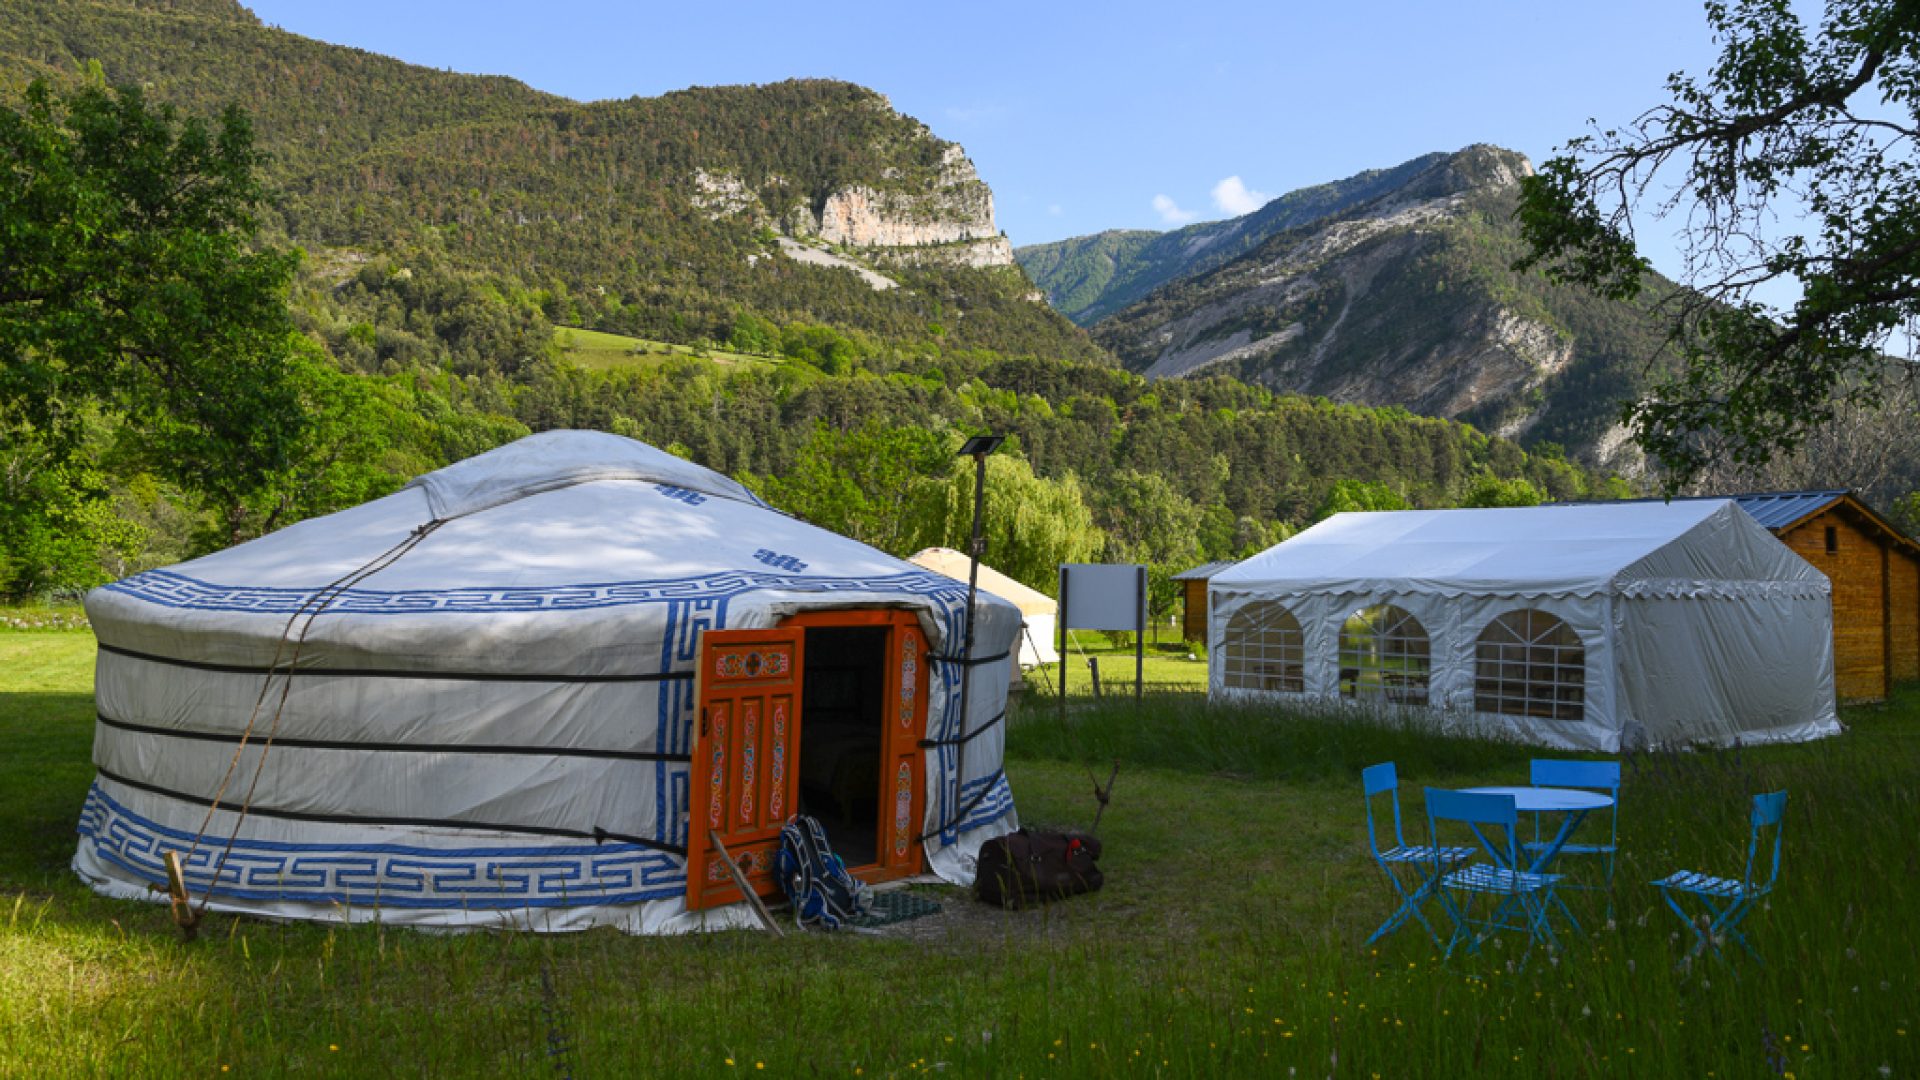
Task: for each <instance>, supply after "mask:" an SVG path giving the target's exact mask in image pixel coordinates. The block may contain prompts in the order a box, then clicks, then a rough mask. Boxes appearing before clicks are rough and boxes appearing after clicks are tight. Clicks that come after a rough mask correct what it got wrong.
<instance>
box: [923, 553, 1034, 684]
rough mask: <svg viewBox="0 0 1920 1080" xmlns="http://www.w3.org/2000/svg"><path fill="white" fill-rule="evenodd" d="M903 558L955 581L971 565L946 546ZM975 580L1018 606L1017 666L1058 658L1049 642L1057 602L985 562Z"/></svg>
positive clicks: (983, 587)
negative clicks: (1018, 658) (1018, 661)
mask: <svg viewBox="0 0 1920 1080" xmlns="http://www.w3.org/2000/svg"><path fill="white" fill-rule="evenodd" d="M907 561H908V562H910V563H912V564H914V565H915V566H924V567H926V568H927V569H928V570H931V571H933V572H934V573H936V574H945V575H946V576H948V577H950V578H953V579H954V580H956V581H965V580H967V575H968V573H969V572H970V570H971V564H970V561H969V560H968V558H967V556H966V553H965V552H960V551H955V550H953V549H952V548H947V547H930V548H921V549H920V550H919V551H916V552H914V553H913V554H912V555H911V556H908V558H907ZM975 583H976V584H977V585H978V586H979V588H980V590H981V591H982V592H990V593H992V594H993V595H995V596H997V597H999V598H1000V599H1002V600H1005V601H1007V602H1008V603H1010V604H1012V605H1013V606H1014V607H1017V608H1019V609H1020V618H1021V620H1022V621H1024V622H1025V623H1026V627H1025V629H1024V630H1023V631H1022V633H1021V635H1020V653H1019V655H1020V666H1021V667H1023V668H1030V667H1034V666H1036V665H1039V664H1052V663H1055V662H1057V661H1058V660H1059V659H1060V650H1059V649H1057V648H1055V647H1054V644H1053V640H1054V621H1053V620H1054V616H1055V615H1056V614H1058V612H1059V610H1060V605H1059V604H1058V603H1056V602H1055V601H1054V599H1053V597H1051V596H1048V595H1047V594H1046V593H1043V592H1041V591H1040V590H1039V589H1035V588H1032V587H1031V586H1028V585H1023V584H1021V583H1020V582H1018V581H1015V580H1014V579H1013V578H1010V577H1008V576H1007V575H1005V574H1003V573H1001V572H1000V571H998V570H995V569H994V568H993V567H991V566H988V565H987V564H986V563H981V564H980V571H979V576H978V577H977V578H976V579H975Z"/></svg>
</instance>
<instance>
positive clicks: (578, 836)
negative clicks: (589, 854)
mask: <svg viewBox="0 0 1920 1080" xmlns="http://www.w3.org/2000/svg"><path fill="white" fill-rule="evenodd" d="M95 769H96V770H97V771H98V772H99V773H100V775H101V776H104V777H106V778H107V779H109V780H111V781H113V782H114V783H116V784H124V785H126V786H127V787H130V788H137V789H139V790H141V791H145V792H150V793H152V794H154V795H160V796H164V797H166V798H169V799H178V800H179V801H181V802H189V803H194V804H196V805H199V806H206V807H213V806H214V805H215V802H214V800H213V799H210V798H207V797H206V796H204V795H194V794H191V793H189V792H185V791H176V790H174V789H172V788H167V787H161V786H160V785H159V784H150V783H147V782H146V781H144V780H133V779H129V778H128V777H125V776H121V775H119V774H118V773H115V772H113V771H112V770H110V769H103V768H100V767H99V766H95ZM247 813H248V814H257V815H259V816H260V817H266V818H278V819H280V820H282V821H309V822H315V823H318V824H322V825H395V826H402V827H406V828H419V829H474V830H478V831H481V832H507V833H526V834H528V835H531V836H563V837H566V838H567V839H570V840H592V841H593V842H594V843H602V842H604V841H607V840H618V841H621V842H624V843H628V844H636V845H638V846H640V847H644V848H650V849H652V850H654V851H659V852H664V853H665V854H668V855H679V856H683V857H684V856H685V855H686V853H687V849H686V847H685V846H683V845H680V844H669V843H665V842H664V841H660V840H649V839H647V838H646V837H644V836H631V835H628V834H626V833H616V832H609V831H607V830H606V829H602V828H600V827H599V826H597V825H596V826H595V827H593V828H592V829H568V828H562V827H560V826H558V825H501V824H497V823H495V822H491V821H463V820H460V819H457V818H420V817H384V816H377V815H371V814H318V813H314V812H312V811H308V810H284V809H281V808H279V807H275V806H261V805H259V804H258V803H252V804H249V805H248V806H247ZM217 876H218V875H217V873H216V878H217ZM208 891H209V893H211V891H212V883H211V882H209V884H208Z"/></svg>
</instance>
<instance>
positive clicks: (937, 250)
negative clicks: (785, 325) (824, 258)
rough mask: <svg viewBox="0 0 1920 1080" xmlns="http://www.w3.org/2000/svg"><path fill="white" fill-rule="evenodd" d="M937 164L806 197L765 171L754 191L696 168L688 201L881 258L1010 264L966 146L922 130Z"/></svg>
mask: <svg viewBox="0 0 1920 1080" xmlns="http://www.w3.org/2000/svg"><path fill="white" fill-rule="evenodd" d="M918 138H920V139H924V140H926V141H927V142H929V143H930V144H932V146H930V147H927V148H924V149H932V148H933V147H937V148H938V150H937V158H936V164H935V165H934V167H932V168H930V169H924V170H916V171H913V172H909V171H907V170H905V169H901V168H897V167H890V168H888V169H886V170H884V171H883V172H882V173H881V175H879V176H878V177H875V178H874V179H873V181H872V182H863V183H849V184H843V185H840V186H837V187H834V188H832V189H830V190H827V191H825V192H824V193H821V194H819V195H817V196H816V197H815V198H813V199H808V198H806V197H804V195H803V194H802V193H800V192H796V191H794V190H793V185H791V184H789V183H788V182H787V181H786V179H785V178H784V177H780V176H777V175H770V176H768V177H766V178H765V179H764V180H763V181H762V182H761V184H760V185H759V190H758V191H757V192H756V191H755V190H754V189H753V187H751V186H750V185H749V183H748V182H747V181H746V180H745V179H744V178H743V177H741V176H739V175H738V174H736V173H734V172H730V171H727V170H723V169H715V170H708V169H704V168H702V169H695V170H694V173H693V184H692V190H691V191H690V193H689V196H688V197H689V199H690V200H691V201H692V202H693V204H694V205H695V206H696V207H698V208H699V209H701V210H702V211H704V212H706V213H707V215H708V216H709V217H713V218H716V219H717V218H726V217H734V216H738V215H742V214H745V215H749V216H751V217H753V218H755V219H756V220H760V221H762V222H763V223H765V224H768V225H770V226H772V227H773V228H775V229H777V230H778V231H779V232H781V233H783V234H785V235H786V236H787V237H790V238H793V239H795V240H799V241H807V242H813V243H817V244H823V245H826V246H828V247H831V248H837V249H842V250H843V251H846V250H848V249H851V251H852V252H853V253H854V254H856V255H858V256H860V257H862V258H865V259H868V260H870V261H874V262H881V263H887V262H892V263H907V264H924V263H943V264H948V265H957V266H974V267H989V266H1012V265H1014V259H1013V245H1012V244H1011V243H1010V242H1008V240H1007V238H1006V237H1005V236H1002V235H1001V234H1000V229H999V227H998V226H997V225H996V224H994V220H993V192H992V190H990V189H989V188H988V187H987V185H986V183H985V181H983V180H981V179H980V175H979V173H978V172H976V171H975V170H974V167H973V162H972V161H970V160H968V158H967V154H966V151H965V150H963V149H962V148H961V147H960V146H959V145H958V144H956V143H948V142H942V141H941V140H938V139H936V138H935V137H934V135H933V133H932V132H930V131H928V130H926V129H925V128H924V127H922V128H920V129H919V133H918Z"/></svg>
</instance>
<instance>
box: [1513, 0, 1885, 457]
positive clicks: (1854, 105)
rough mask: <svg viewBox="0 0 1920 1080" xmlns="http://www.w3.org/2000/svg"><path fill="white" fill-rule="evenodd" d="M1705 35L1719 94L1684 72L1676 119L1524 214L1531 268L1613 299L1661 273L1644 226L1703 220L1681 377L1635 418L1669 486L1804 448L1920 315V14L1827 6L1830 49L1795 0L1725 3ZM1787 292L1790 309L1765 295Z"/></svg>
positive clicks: (1672, 304)
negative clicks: (1713, 43) (1637, 237)
mask: <svg viewBox="0 0 1920 1080" xmlns="http://www.w3.org/2000/svg"><path fill="white" fill-rule="evenodd" d="M1707 21H1708V23H1709V25H1710V27H1711V29H1712V32H1713V34H1714V37H1715V39H1716V40H1717V41H1718V42H1719V43H1720V45H1721V54H1720V58H1719V60H1718V61H1717V62H1716V63H1715V64H1714V65H1713V67H1712V69H1711V70H1710V71H1709V72H1708V74H1707V76H1706V77H1705V79H1704V80H1698V79H1695V78H1692V77H1689V76H1687V75H1684V74H1676V75H1673V76H1671V77H1670V78H1669V80H1668V83H1667V91H1668V93H1669V94H1670V95H1671V97H1672V100H1671V102H1669V103H1667V104H1662V105H1657V106H1655V107H1654V108H1652V109H1650V110H1648V111H1647V112H1645V113H1642V114H1641V115H1640V116H1639V117H1637V118H1635V119H1634V120H1633V121H1631V122H1629V123H1627V124H1625V125H1624V126H1622V127H1619V128H1606V129H1603V130H1599V131H1597V132H1595V133H1594V134H1592V135H1589V136H1585V137H1582V138H1576V139H1574V140H1572V141H1571V142H1570V143H1568V144H1567V146H1566V147H1565V148H1564V150H1563V152H1562V153H1561V154H1560V155H1558V156H1556V157H1554V158H1553V159H1551V160H1549V161H1548V162H1546V163H1545V164H1544V165H1543V166H1542V167H1541V169H1540V172H1539V175H1537V176H1534V177H1530V178H1528V179H1527V180H1526V181H1525V183H1524V189H1523V194H1522V198H1521V203H1520V206H1519V209H1518V211H1517V217H1518V219H1519V221H1520V224H1521V228H1522V235H1523V236H1524V238H1525V239H1526V241H1527V243H1528V244H1529V246H1530V249H1531V250H1530V253H1529V254H1527V255H1526V256H1525V257H1523V258H1522V259H1521V260H1520V262H1519V264H1518V265H1519V266H1520V267H1531V266H1540V267H1544V268H1545V269H1546V271H1547V273H1548V274H1549V276H1551V277H1553V278H1555V279H1557V280H1559V281H1563V282H1575V283H1579V284H1583V285H1587V286H1590V287H1592V288H1595V289H1597V290H1599V291H1600V292H1601V293H1603V294H1605V295H1608V296H1611V297H1615V298H1631V297H1634V296H1635V295H1637V294H1638V293H1639V292H1640V291H1641V290H1642V288H1643V286H1644V285H1645V283H1646V282H1647V281H1648V279H1649V278H1650V276H1651V268H1650V266H1649V264H1648V262H1647V260H1646V259H1645V258H1644V257H1642V256H1641V255H1640V254H1639V252H1638V251H1637V249H1636V247H1635V244H1634V235H1633V217H1634V215H1635V213H1636V212H1639V211H1642V210H1651V211H1652V212H1653V213H1654V214H1655V215H1656V216H1665V215H1666V214H1667V213H1669V212H1678V213H1679V214H1680V215H1681V217H1682V219H1683V220H1684V222H1685V223H1686V224H1685V229H1684V234H1683V235H1684V245H1685V257H1686V265H1687V266H1688V267H1689V280H1687V281H1686V282H1684V284H1686V285H1687V286H1690V288H1688V289H1684V290H1680V291H1678V292H1675V293H1673V294H1672V295H1670V296H1668V297H1666V298H1664V299H1663V300H1662V301H1661V305H1662V307H1663V308H1664V309H1665V311H1666V313H1667V314H1668V316H1669V317H1670V320H1671V333H1670V340H1671V341H1672V342H1673V343H1675V344H1676V345H1677V346H1678V351H1679V353H1680V356H1681V358H1682V363H1681V366H1680V368H1679V370H1678V371H1677V372H1676V373H1673V374H1671V375H1669V376H1666V377H1664V378H1662V379H1661V380H1659V381H1657V382H1656V383H1655V384H1654V385H1652V386H1651V387H1650V388H1649V389H1648V390H1647V392H1646V393H1645V394H1644V395H1643V396H1641V397H1640V398H1639V399H1638V400H1637V401H1634V402H1633V403H1631V404H1629V405H1628V406H1627V408H1626V410H1625V419H1626V421H1627V423H1628V425H1629V427H1630V428H1631V430H1632V431H1633V434H1634V437H1635V439H1636V441H1638V442H1639V444H1640V445H1641V446H1642V447H1643V448H1644V449H1646V450H1647V452H1648V453H1649V454H1650V455H1652V456H1653V457H1654V458H1655V459H1656V460H1657V461H1659V462H1660V463H1661V464H1662V465H1664V466H1665V467H1666V468H1667V469H1668V471H1669V476H1668V479H1667V483H1668V485H1669V487H1670V488H1672V487H1678V486H1679V485H1681V484H1682V483H1684V482H1685V481H1686V480H1687V479H1688V478H1689V477H1691V476H1692V475H1694V474H1695V473H1696V472H1698V471H1699V470H1700V469H1701V468H1702V467H1703V466H1705V465H1707V464H1709V463H1711V462H1714V461H1716V460H1721V459H1728V458H1730V459H1731V460H1733V461H1735V462H1737V463H1741V464H1753V463H1758V462H1764V461H1765V460H1767V459H1768V458H1769V457H1771V456H1772V455H1773V454H1775V453H1776V452H1779V451H1783V450H1791V449H1793V448H1795V447H1797V446H1798V445H1799V444H1800V443H1801V441H1802V440H1803V439H1804V437H1805V436H1806V435H1807V434H1808V433H1809V432H1811V431H1814V430H1818V429H1819V428H1820V427H1822V426H1823V425H1825V424H1826V423H1827V422H1828V421H1829V420H1831V419H1832V416H1833V413H1834V409H1835V407H1836V405H1837V404H1839V403H1840V402H1843V401H1849V400H1851V401H1859V400H1861V399H1863V398H1866V397H1870V396H1871V395H1872V393H1873V391H1874V388H1875V385H1876V383H1877V381H1878V380H1880V379H1882V378H1884V377H1886V376H1887V374H1888V373H1889V371H1890V370H1891V368H1890V365H1888V363H1887V362H1886V359H1885V356H1884V351H1885V350H1886V349H1887V348H1888V346H1889V345H1890V343H1891V342H1893V341H1895V340H1898V339H1900V338H1901V337H1902V336H1903V334H1904V335H1908V336H1906V337H1905V343H1906V344H1907V346H1908V347H1909V348H1911V344H1912V341H1911V337H1910V331H1911V327H1912V326H1913V325H1914V320H1915V319H1916V317H1920V162H1916V159H1915V150H1914V146H1915V141H1916V139H1920V16H1917V15H1916V9H1915V8H1914V6H1913V4H1911V3H1909V2H1907V0H1827V3H1826V10H1825V13H1824V17H1823V18H1822V19H1821V22H1820V25H1819V28H1818V32H1817V33H1811V34H1810V33H1808V32H1807V30H1806V29H1805V28H1804V27H1803V26H1802V25H1801V22H1800V19H1799V16H1798V14H1797V13H1796V11H1795V10H1794V5H1792V4H1790V3H1788V2H1787V0H1715V2H1711V3H1709V4H1707ZM1650 190H1659V191H1666V190H1675V192H1676V193H1675V194H1673V195H1672V196H1667V195H1661V196H1659V197H1658V198H1657V200H1656V201H1649V200H1647V199H1646V198H1645V197H1644V196H1645V194H1646V193H1647V192H1649V191H1650ZM1783 220H1784V221H1786V222H1788V223H1790V224H1788V225H1786V226H1785V227H1782V226H1781V224H1780V223H1781V222H1782V221H1783ZM1781 286H1786V287H1797V290H1798V292H1799V299H1798V300H1797V301H1795V302H1793V303H1792V304H1791V306H1788V307H1781V306H1779V305H1776V304H1772V303H1769V302H1768V301H1767V300H1766V299H1765V298H1764V297H1765V296H1766V295H1768V294H1767V293H1766V292H1765V291H1764V290H1766V289H1768V288H1779V287H1781Z"/></svg>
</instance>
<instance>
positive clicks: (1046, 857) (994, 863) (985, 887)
mask: <svg viewBox="0 0 1920 1080" xmlns="http://www.w3.org/2000/svg"><path fill="white" fill-rule="evenodd" d="M1099 858H1100V838H1099V837H1097V836H1088V835H1087V834H1086V833H1079V832H1067V833H1053V832H1043V833H1030V832H1028V831H1027V830H1025V829H1021V830H1020V831H1018V832H1013V833H1008V834H1007V835H1005V836H996V837H994V838H993V839H991V840H988V841H987V842H986V843H984V844H981V845H980V855H979V859H978V862H977V864H976V866H977V870H976V873H975V876H974V879H973V892H974V895H975V896H977V897H979V898H980V899H981V900H982V901H984V902H986V903H989V904H998V905H1000V906H1001V907H1009V908H1022V907H1026V906H1028V905H1029V904H1044V903H1046V902H1047V901H1050V900H1063V899H1065V898H1067V897H1069V896H1078V895H1079V894H1081V893H1087V892H1093V891H1094V890H1095V889H1098V888H1099V887H1100V886H1101V885H1102V884H1104V883H1105V882H1106V876H1105V875H1104V874H1102V873H1100V867H1099V866H1098V865H1096V863H1097V862H1098V860H1099Z"/></svg>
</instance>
